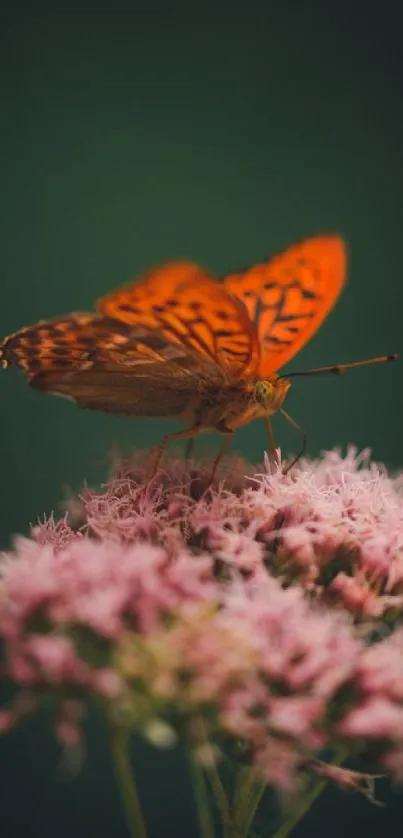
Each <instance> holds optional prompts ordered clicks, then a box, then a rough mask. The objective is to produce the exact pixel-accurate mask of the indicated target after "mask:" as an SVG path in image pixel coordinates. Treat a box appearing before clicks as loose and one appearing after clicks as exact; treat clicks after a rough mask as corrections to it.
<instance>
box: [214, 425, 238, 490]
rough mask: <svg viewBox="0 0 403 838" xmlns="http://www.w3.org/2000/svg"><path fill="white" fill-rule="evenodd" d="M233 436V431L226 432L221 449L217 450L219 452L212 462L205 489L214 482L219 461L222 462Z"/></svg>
mask: <svg viewBox="0 0 403 838" xmlns="http://www.w3.org/2000/svg"><path fill="white" fill-rule="evenodd" d="M233 434H234V432H233V431H227V433H226V436H225V439H224V442H223V444H222V446H221V448H220V450H219V452H218V454H217V456H216V458H215V460H214V463H213V468H212V471H211V475H210V481H209V484H208V487H207V488H209V487H210V486H211V484H212V482H213V480H214V478H215V476H216V474H217V469H218V466H219V465H220V463H221V460H222V458H223V456H224V454H225V452H226V450H227V448H228V446H229V444H230V442H231V440H232V437H233Z"/></svg>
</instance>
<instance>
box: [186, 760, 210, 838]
mask: <svg viewBox="0 0 403 838" xmlns="http://www.w3.org/2000/svg"><path fill="white" fill-rule="evenodd" d="M189 767H190V774H191V777H192V783H193V790H194V796H195V800H196V806H197V813H198V816H199V824H200V831H201V836H202V838H214V825H213V820H212V817H211V812H210V807H209V803H208V796H207V789H206V783H205V780H204V775H203V769H202V767H201V765H199V764H198V763H197V761H196V760H195V759H194V757H193V754H192V753H190V754H189Z"/></svg>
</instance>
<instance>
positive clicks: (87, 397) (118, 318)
mask: <svg viewBox="0 0 403 838" xmlns="http://www.w3.org/2000/svg"><path fill="white" fill-rule="evenodd" d="M345 278H346V248H345V244H344V242H343V240H342V239H341V238H340V237H339V236H337V235H326V236H317V237H313V238H308V239H306V240H304V241H302V242H300V243H298V244H294V245H292V246H291V247H289V248H288V249H287V250H285V251H283V252H281V253H279V254H277V255H276V256H274V257H272V258H270V259H267V260H266V261H263V262H260V263H258V264H255V265H253V266H252V267H250V268H247V269H245V270H242V271H238V272H236V273H230V274H228V275H227V276H225V277H224V278H223V279H222V280H221V281H217V280H216V279H214V278H213V277H212V276H210V274H209V273H208V272H207V271H206V270H204V269H203V268H201V267H199V266H198V265H197V264H195V263H193V262H186V261H182V262H172V263H168V264H165V265H161V266H159V267H156V268H154V269H152V270H150V271H149V272H148V273H146V274H145V275H144V276H142V277H140V278H139V279H137V280H135V281H132V282H130V283H129V284H128V285H126V286H124V287H122V288H120V289H118V290H117V291H113V292H112V293H110V294H107V295H106V296H104V297H102V298H101V299H100V300H99V301H98V303H97V306H96V309H97V311H96V313H77V314H70V315H68V316H66V317H61V318H60V319H55V320H44V321H40V322H39V323H37V324H36V325H34V326H30V327H27V328H24V329H20V330H19V331H17V332H15V333H14V334H13V335H11V336H9V337H7V338H6V339H5V340H4V341H3V343H2V344H1V345H0V364H1V366H2V367H10V366H17V367H19V368H20V369H22V370H23V371H24V372H25V374H26V376H27V379H28V381H29V384H31V385H32V386H33V387H35V388H37V389H39V390H44V391H47V392H50V393H55V394H59V395H63V396H67V397H70V398H71V399H73V400H74V401H75V402H76V403H77V404H78V405H79V406H80V407H83V408H89V409H91V410H101V411H106V412H109V413H114V414H123V415H128V416H138V417H160V418H167V417H171V418H173V417H175V418H178V419H181V420H183V421H184V422H185V424H186V428H185V430H183V431H180V432H178V433H175V434H169V435H166V436H165V437H164V438H163V441H162V443H161V446H160V454H161V453H162V451H163V449H164V447H165V445H166V444H167V442H168V441H169V440H171V439H188V440H192V439H193V438H194V437H196V436H197V435H199V434H200V433H203V432H205V431H219V432H220V433H221V434H224V435H225V442H224V446H223V450H224V448H226V447H227V445H228V442H229V440H230V438H231V436H232V434H233V433H234V431H235V430H236V429H237V428H239V427H241V426H242V425H245V424H247V423H249V422H251V421H252V420H254V419H256V418H258V417H263V418H264V419H265V420H266V424H267V428H268V431H269V436H270V440H271V446H272V448H273V446H274V440H273V436H272V431H271V424H270V417H271V416H272V415H273V414H274V413H276V412H277V411H279V410H283V408H282V405H283V402H284V401H285V398H286V396H287V394H288V391H289V389H290V386H291V382H290V380H289V379H288V378H285V377H284V376H281V375H279V374H278V370H279V369H280V368H281V367H282V366H283V365H284V364H286V363H287V362H288V361H289V360H290V359H291V358H292V357H293V356H294V355H295V354H296V352H298V350H299V349H301V347H302V346H304V345H305V344H306V343H307V341H308V340H309V339H310V338H311V337H312V336H313V335H314V333H315V332H316V331H317V329H318V328H319V326H320V324H321V323H322V321H323V320H324V319H325V317H326V316H327V315H328V313H329V312H330V310H331V309H332V308H333V306H334V304H335V302H336V300H337V298H338V296H339V294H340V292H341V289H342V287H343V285H344V282H345ZM329 369H331V370H332V371H336V368H329ZM338 371H339V368H338ZM283 412H285V411H283ZM285 415H286V416H287V414H285ZM288 418H290V417H288ZM291 421H292V420H291ZM223 450H222V451H221V453H220V455H219V458H217V461H216V464H215V467H216V465H217V464H218V461H219V459H220V458H221V456H222V454H223Z"/></svg>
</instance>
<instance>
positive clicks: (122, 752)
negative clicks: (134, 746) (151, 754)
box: [110, 728, 147, 838]
mask: <svg viewBox="0 0 403 838" xmlns="http://www.w3.org/2000/svg"><path fill="white" fill-rule="evenodd" d="M128 738H129V737H128V735H127V733H126V731H124V730H121V729H119V728H115V729H113V730H112V732H111V737H110V741H111V750H112V756H113V763H114V768H115V774H116V779H117V782H118V786H119V791H120V794H121V797H122V801H123V805H124V809H125V814H126V821H127V825H128V827H129V830H130V835H131V838H147V829H146V825H145V821H144V816H143V813H142V810H141V804H140V799H139V796H138V792H137V787H136V783H135V780H134V774H133V769H132V766H131V764H130V758H129V750H128Z"/></svg>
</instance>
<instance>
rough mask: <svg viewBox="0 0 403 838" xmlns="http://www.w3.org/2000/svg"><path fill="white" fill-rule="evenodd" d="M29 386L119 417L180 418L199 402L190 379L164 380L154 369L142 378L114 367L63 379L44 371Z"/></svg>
mask: <svg viewBox="0 0 403 838" xmlns="http://www.w3.org/2000/svg"><path fill="white" fill-rule="evenodd" d="M30 384H31V386H33V387H35V388H36V389H38V390H45V391H47V392H50V393H54V394H56V395H61V396H66V397H68V398H71V399H73V400H74V401H75V402H76V403H77V404H78V405H79V407H83V408H88V409H89V410H100V411H104V412H105V413H114V414H115V415H120V416H138V417H148V418H150V419H151V418H164V417H175V418H180V417H181V416H182V415H183V414H185V415H186V414H187V413H189V414H191V413H192V410H193V408H194V407H195V406H197V404H198V401H199V396H198V391H197V388H196V387H195V380H194V378H193V377H190V378H189V377H184V378H183V379H181V380H180V381H178V380H174V379H167V378H166V377H165V376H161V371H160V370H159V369H155V368H154V369H150V373H149V374H147V375H144V376H142V375H132V374H131V372H129V371H125V370H123V371H122V370H118V369H116V367H112V368H110V369H106V368H100V369H95V370H94V369H89V370H76V371H72V372H67V373H65V374H64V375H60V372H59V371H55V370H47V371H46V372H42V373H37V374H36V375H34V376H33V377H32V378H31V381H30Z"/></svg>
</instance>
